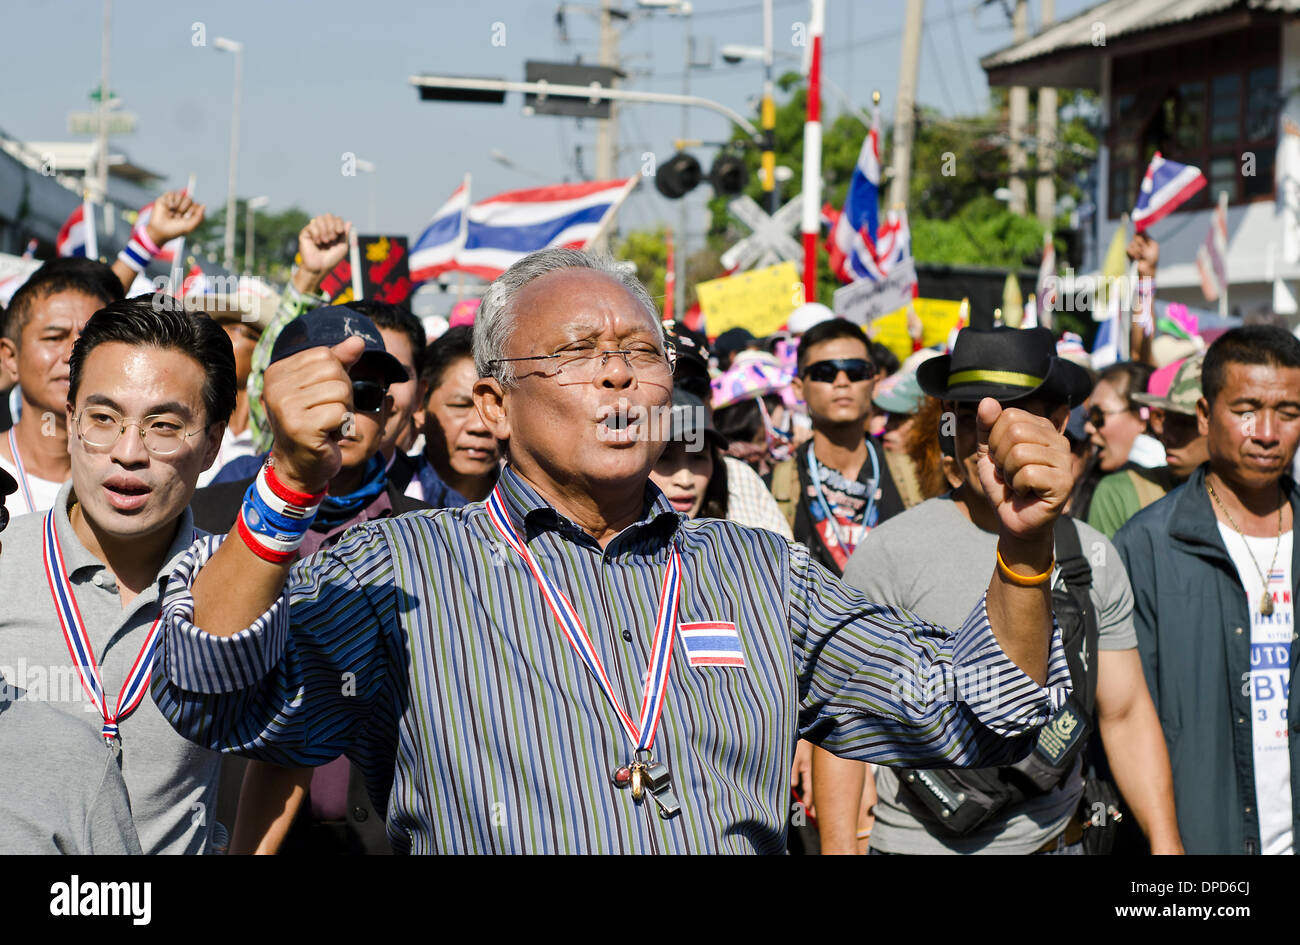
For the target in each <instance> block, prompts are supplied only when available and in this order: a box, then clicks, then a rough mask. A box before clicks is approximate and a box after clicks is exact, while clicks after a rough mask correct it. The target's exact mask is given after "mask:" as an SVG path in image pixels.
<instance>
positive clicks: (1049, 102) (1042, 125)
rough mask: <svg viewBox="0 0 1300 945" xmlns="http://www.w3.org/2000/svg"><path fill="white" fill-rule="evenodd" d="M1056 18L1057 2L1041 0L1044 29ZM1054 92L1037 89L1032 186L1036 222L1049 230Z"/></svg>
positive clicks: (1053, 199)
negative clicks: (1035, 167) (1035, 160)
mask: <svg viewBox="0 0 1300 945" xmlns="http://www.w3.org/2000/svg"><path fill="white" fill-rule="evenodd" d="M1055 19H1056V0H1043V29H1047V27H1048V26H1050V25H1051V23H1052V21H1053V20H1055ZM1055 146H1056V89H1055V87H1053V88H1041V89H1039V90H1038V177H1037V178H1036V180H1035V184H1034V206H1035V207H1036V208H1037V210H1038V222H1039V223H1041V224H1042V225H1043V226H1045V227H1047V228H1048V229H1051V226H1052V221H1053V220H1055V219H1056V179H1055V178H1054V177H1053V176H1052V173H1053V171H1055V169H1056V147H1055Z"/></svg>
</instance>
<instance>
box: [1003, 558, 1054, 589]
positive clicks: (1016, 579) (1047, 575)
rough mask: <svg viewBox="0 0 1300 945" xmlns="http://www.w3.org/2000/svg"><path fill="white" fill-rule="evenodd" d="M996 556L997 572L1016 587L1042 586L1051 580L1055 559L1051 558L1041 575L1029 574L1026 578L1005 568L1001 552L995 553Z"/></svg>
mask: <svg viewBox="0 0 1300 945" xmlns="http://www.w3.org/2000/svg"><path fill="white" fill-rule="evenodd" d="M997 556H998V570H999V571H1001V572H1002V576H1003V577H1004V578H1006V579H1007V580H1008V581H1010V582H1011V583H1012V584H1014V585H1016V586H1017V587H1038V586H1040V585H1042V584H1046V583H1047V582H1048V581H1050V580H1051V579H1052V568H1053V567H1055V566H1056V559H1055V558H1053V559H1052V561H1051V563H1050V564H1049V565H1048V566H1047V570H1046V571H1044V572H1043V573H1042V574H1031V575H1028V576H1026V575H1024V574H1017V573H1016V572H1015V571H1012V570H1011V569H1010V568H1009V567H1007V563H1006V562H1005V561H1003V560H1002V552H1000V551H999V552H997Z"/></svg>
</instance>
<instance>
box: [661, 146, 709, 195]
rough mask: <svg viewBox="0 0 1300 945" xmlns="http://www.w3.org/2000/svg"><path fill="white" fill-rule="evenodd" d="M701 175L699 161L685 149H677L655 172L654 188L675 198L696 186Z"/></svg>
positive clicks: (702, 173)
mask: <svg viewBox="0 0 1300 945" xmlns="http://www.w3.org/2000/svg"><path fill="white" fill-rule="evenodd" d="M703 176H704V172H703V171H701V170H700V162H699V161H697V160H695V158H694V156H692V155H690V154H687V153H686V152H685V151H678V152H677V153H676V154H674V155H673V156H672V157H670V158H669V159H668V160H667V161H665V162H664V163H663V164H662V165H661V166H660V168H659V170H658V171H656V172H655V190H657V191H659V193H661V194H663V195H664V196H665V197H667V198H668V199H669V200H676V199H678V198H679V197H685V196H686V195H687V194H689V193H690V192H691V191H692V190H694V189H695V188H696V187H698V186H699V183H700V180H701V178H702V177H703Z"/></svg>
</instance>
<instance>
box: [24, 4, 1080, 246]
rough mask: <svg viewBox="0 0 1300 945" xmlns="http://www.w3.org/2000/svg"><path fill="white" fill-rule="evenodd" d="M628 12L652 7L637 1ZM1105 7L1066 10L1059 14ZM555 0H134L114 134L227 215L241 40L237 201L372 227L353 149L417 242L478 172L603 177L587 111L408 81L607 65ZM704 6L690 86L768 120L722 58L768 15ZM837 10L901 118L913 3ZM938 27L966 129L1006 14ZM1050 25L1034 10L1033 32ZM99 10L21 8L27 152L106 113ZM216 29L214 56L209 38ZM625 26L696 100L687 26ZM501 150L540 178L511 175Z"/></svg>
mask: <svg viewBox="0 0 1300 945" xmlns="http://www.w3.org/2000/svg"><path fill="white" fill-rule="evenodd" d="M596 2H597V0H586V4H576V5H575V6H583V5H585V6H589V7H594V6H595V5H596ZM620 2H621V3H622V5H624V6H626V7H628V8H634V7H635V0H620ZM1090 5H1091V4H1090V2H1088V0H1057V3H1056V7H1057V11H1056V12H1057V17H1058V19H1062V18H1065V17H1067V16H1071V15H1074V14H1075V13H1077V12H1079V11H1080V10H1083V9H1086V8H1087V7H1088V6H1090ZM557 6H558V4H557V3H556V2H553V0H475V2H463V0H426V2H422V3H417V2H386V0H373V2H371V3H368V4H358V3H356V2H346V3H345V2H335V0H316V2H312V3H289V2H281V0H260V2H252V0H227V2H220V3H218V2H197V0H168V2H161V0H117V2H115V3H114V5H113V33H112V39H113V47H112V77H111V82H112V86H113V88H114V90H115V91H116V92H117V93H118V94H119V95H120V96H121V98H122V102H123V107H124V109H125V110H126V111H130V112H132V113H134V114H135V115H136V116H137V118H138V122H137V131H136V133H135V134H134V135H131V136H124V137H121V138H116V139H114V143H115V147H117V148H119V149H122V150H124V151H125V152H126V153H127V154H129V155H130V157H131V159H132V160H133V161H135V162H136V163H139V164H142V165H144V166H146V167H149V168H152V169H155V170H157V171H159V172H161V173H163V174H164V175H166V176H167V178H168V181H169V184H170V185H171V186H179V185H182V184H183V183H184V182H185V179H186V178H187V176H188V175H189V174H190V173H194V174H196V175H197V180H198V188H197V195H198V197H199V198H200V199H201V200H203V201H205V202H207V203H209V205H215V206H219V205H221V204H223V203H224V200H225V197H226V189H227V167H228V154H229V146H230V137H229V135H230V106H231V91H232V85H233V72H234V57H233V56H232V55H230V54H229V53H222V52H218V51H217V50H216V49H215V48H214V47H213V40H214V39H215V38H216V37H217V36H227V37H230V38H232V39H235V40H238V41H240V42H242V43H243V44H244V49H245V52H244V102H243V109H242V118H241V122H240V126H241V127H240V138H241V146H240V156H239V181H238V187H237V191H238V193H239V195H240V196H241V197H246V196H253V195H258V194H265V195H267V196H269V197H270V200H271V208H272V209H279V208H283V207H287V206H290V205H293V204H297V205H298V206H300V207H302V208H303V209H304V210H306V211H308V212H311V213H320V212H325V211H331V212H335V213H339V214H340V215H343V216H345V217H348V218H350V219H353V220H355V221H356V222H357V223H358V224H363V223H364V221H365V217H366V210H367V189H366V188H367V185H368V182H367V179H366V175H364V174H358V175H357V176H355V177H345V176H344V175H343V174H342V173H341V167H342V155H343V154H344V153H345V152H351V153H354V154H356V155H357V156H359V157H361V158H363V159H366V160H370V161H373V162H374V163H375V164H376V165H377V166H378V172H377V173H378V177H377V180H376V187H377V206H378V214H377V216H378V223H379V227H378V228H379V229H381V230H384V231H386V232H389V233H405V234H407V235H410V236H414V235H416V234H417V233H418V232H419V231H420V230H421V229H422V227H423V225H424V223H425V222H426V221H427V220H428V218H429V217H430V216H431V215H432V213H433V212H434V211H435V210H436V209H437V208H438V207H439V206H440V205H441V203H442V202H443V200H444V199H445V198H446V196H447V195H448V194H449V193H450V192H451V191H452V190H453V189H454V188H455V187H456V185H457V184H458V183H459V181H460V179H461V176H462V175H463V174H464V173H465V172H466V171H470V172H472V173H473V175H474V183H473V193H474V197H475V198H476V199H477V198H481V197H485V196H488V195H490V194H492V193H497V192H499V191H501V190H509V189H515V188H520V187H529V186H536V185H539V184H541V183H543V180H545V181H551V182H558V181H560V180H562V179H564V177H565V176H566V175H567V176H568V177H569V178H570V179H575V180H576V179H578V178H577V176H576V169H575V167H574V163H573V155H574V149H575V147H576V146H579V145H581V146H582V148H583V162H584V165H585V167H586V169H587V170H588V172H589V173H590V172H591V170H592V169H594V166H595V153H594V150H593V147H592V146H593V142H594V137H595V135H594V125H593V124H592V123H587V124H586V125H585V126H584V127H579V126H578V125H577V124H576V122H575V121H574V120H573V119H567V118H555V117H549V116H547V117H532V118H529V117H525V116H524V115H522V114H521V111H520V109H521V106H522V96H520V95H518V94H514V95H511V96H509V97H507V100H506V104H505V105H503V106H490V105H465V104H452V103H426V102H420V101H419V100H418V96H417V93H416V90H415V89H414V88H413V87H412V86H410V85H409V84H408V82H407V79H408V77H409V76H410V75H412V74H414V73H420V72H430V73H446V74H452V75H496V76H500V77H504V78H512V79H522V78H523V63H524V60H526V59H543V60H564V61H572V60H573V58H574V56H575V55H578V54H581V55H582V57H583V59H584V61H585V62H589V63H594V62H595V61H596V59H597V52H598V42H597V39H598V30H597V25H596V22H595V20H594V18H593V17H592V16H590V15H588V14H587V13H585V12H582V10H580V9H571V10H570V12H569V13H568V14H567V24H568V30H567V32H568V37H569V42H568V43H563V42H561V41H560V39H559V37H558V32H557V30H556V27H555V22H554V17H555V10H556V7H557ZM694 7H695V15H694V16H693V17H692V18H691V20H692V27H691V28H692V31H693V32H694V33H695V34H696V35H697V36H700V37H707V38H709V39H711V40H712V41H713V44H714V47H715V55H714V65H713V67H712V68H710V69H702V70H692V73H691V91H692V92H693V93H694V94H698V95H703V96H706V97H709V98H712V99H715V100H718V101H721V102H724V103H726V104H727V105H729V106H731V107H732V108H734V109H736V110H737V111H740V112H741V113H743V114H750V113H751V111H752V106H751V105H750V104H749V103H750V100H751V99H753V98H755V97H756V96H757V95H758V94H759V93H760V91H761V84H762V72H761V66H757V65H749V64H747V65H742V66H728V65H726V64H724V63H723V62H722V60H721V57H720V56H718V55H716V50H717V49H718V48H720V47H721V46H722V45H724V44H727V43H741V44H750V45H758V44H761V42H762V13H761V11H762V6H761V3H760V2H759V0H694ZM827 8H828V10H827V30H826V39H825V47H826V64H825V69H826V75H827V77H828V78H829V79H830V80H831V81H833V82H834V83H837V84H838V85H839V86H841V87H842V88H843V89H844V90H845V91H846V92H847V93H848V94H849V95H850V96H851V97H852V98H853V99H854V100H856V102H857V103H858V104H859V105H861V106H864V107H865V106H866V105H867V104H868V103H869V102H870V94H871V90H872V89H873V88H878V89H880V91H881V93H882V100H881V102H882V111H883V113H884V115H885V117H886V119H887V120H888V119H889V118H890V117H891V116H892V113H893V109H894V99H895V95H896V87H897V73H898V57H899V46H900V41H901V40H900V37H901V34H902V26H903V14H904V11H905V8H906V4H905V2H904V0H827ZM807 9H808V4H807V2H806V0H775V16H774V22H775V27H774V34H775V37H776V48H777V49H778V51H781V50H784V51H786V52H790V53H797V52H800V50H798V49H795V48H794V47H793V46H792V44H791V37H792V35H793V24H794V23H796V22H798V21H802V20H803V19H804V18H806V16H807ZM925 15H926V23H927V27H926V31H925V36H924V41H923V45H922V50H921V70H920V73H921V75H920V86H919V95H918V98H919V100H920V101H921V103H922V104H925V105H928V106H933V107H937V108H939V109H940V110H941V111H943V112H945V113H947V114H950V115H961V114H969V113H971V112H974V111H977V110H979V109H980V108H981V107H982V105H983V102H984V101H985V98H986V96H987V85H986V84H985V82H984V76H983V73H982V71H981V70H980V68H979V65H978V59H979V57H980V56H981V55H984V54H987V53H988V52H991V51H993V50H995V49H999V48H1001V47H1003V46H1006V45H1008V44H1009V42H1010V37H1011V31H1010V26H1009V25H1008V22H1007V19H1006V16H1005V14H1004V13H1003V10H1002V6H1001V5H1000V4H997V3H995V4H993V5H992V6H988V7H985V6H983V4H982V3H980V2H979V0H928V2H927V3H926V8H925ZM1037 15H1038V4H1037V2H1035V3H1033V4H1032V13H1031V20H1032V21H1033V22H1035V23H1036V22H1037ZM101 18H102V6H101V4H100V3H99V2H95V0H53V2H48V0H47V2H36V0H5V14H4V25H5V33H6V36H7V38H8V40H9V42H7V43H6V51H5V55H4V56H3V57H0V87H3V88H5V89H6V95H5V99H4V107H3V109H0V128H2V129H3V130H4V131H5V132H6V133H8V134H9V135H11V136H14V137H17V138H21V139H29V140H51V139H53V140H64V139H69V138H71V137H72V136H70V135H68V134H67V133H66V115H67V113H68V112H70V111H75V110H85V109H88V108H90V107H91V106H90V103H89V101H88V100H87V97H86V96H87V93H88V92H89V91H90V90H91V89H92V88H93V87H94V86H95V85H97V84H98V82H99V70H100V24H101ZM498 23H500V24H503V25H504V27H505V32H504V36H505V43H504V45H493V42H492V37H493V35H494V25H495V24H498ZM197 24H201V25H202V30H200V29H199V28H198V26H197ZM200 33H202V34H205V35H204V38H205V39H206V46H197V45H195V43H194V40H195V39H196V38H197V37H198V36H199V35H200ZM621 33H622V39H621V52H622V53H623V55H624V67H625V69H627V70H629V71H630V72H632V73H633V74H632V76H631V77H630V79H629V87H632V88H639V89H648V90H654V91H665V92H680V91H681V89H682V72H683V55H684V49H683V47H684V32H683V23H682V20H681V19H679V18H676V17H672V16H669V15H666V14H665V13H663V12H655V13H653V14H646V15H638V16H636V17H635V18H634V19H632V20H631V21H630V22H628V23H626V24H624V28H623V29H622V31H621ZM497 35H500V32H499V30H498V32H497ZM824 103H825V105H824V107H825V108H826V109H827V110H828V112H829V113H831V114H834V113H835V112H837V111H839V110H840V109H841V108H842V102H841V100H840V99H839V98H838V96H837V95H835V94H834V93H833V92H830V91H829V90H828V92H827V93H826V96H825V98H824ZM680 128H681V112H680V110H679V109H677V108H674V107H666V106H662V105H645V106H631V107H628V108H626V109H625V110H624V112H623V117H622V119H621V121H620V137H621V145H622V147H623V148H624V149H625V150H624V151H623V153H622V157H621V160H620V165H619V170H620V171H621V172H622V173H623V174H625V175H627V174H631V173H633V172H634V171H635V170H636V169H637V168H638V167H639V164H640V155H641V154H642V153H643V152H644V151H653V152H655V153H656V154H657V155H658V157H659V158H660V159H661V160H662V159H663V158H665V157H667V156H668V155H669V154H671V152H672V139H673V138H675V137H677V136H678V135H679V133H680ZM690 132H691V135H692V137H702V138H706V139H715V140H716V139H721V138H724V137H726V136H727V135H728V133H729V129H728V127H727V123H726V121H725V119H722V118H720V117H718V116H715V115H713V114H712V113H708V112H703V111H695V112H692V114H691V116H690ZM493 149H499V150H500V151H502V152H505V153H506V154H507V155H508V156H509V157H510V158H511V159H512V160H513V161H514V162H515V163H516V164H518V165H520V166H521V167H522V168H523V170H516V169H510V168H507V167H504V166H502V165H500V164H498V163H497V162H495V161H493V160H492V159H491V157H490V152H491V151H492V150H493ZM705 165H706V167H707V159H706V160H705ZM796 186H797V185H796ZM707 191H708V188H707V186H704V187H701V188H700V189H699V190H697V191H696V192H695V193H694V194H692V195H691V197H688V198H687V199H688V201H689V202H690V205H691V206H692V208H693V212H692V221H693V224H692V225H693V226H703V224H704V218H703V215H702V214H701V213H699V211H698V207H700V206H702V205H703V203H704V201H705V199H706V198H707ZM676 218H677V207H676V206H675V205H674V203H673V202H671V201H668V200H665V199H663V198H661V197H660V196H659V195H658V194H657V193H656V192H655V191H654V189H653V188H652V187H648V186H645V187H641V188H639V189H638V191H637V192H636V193H634V194H633V195H632V197H631V198H630V199H629V201H628V204H627V205H626V207H625V210H624V213H623V215H622V220H621V225H622V227H623V228H629V227H642V226H651V225H654V224H656V223H658V222H661V221H663V222H672V221H675V220H676Z"/></svg>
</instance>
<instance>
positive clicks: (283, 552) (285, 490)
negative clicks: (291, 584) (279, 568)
mask: <svg viewBox="0 0 1300 945" xmlns="http://www.w3.org/2000/svg"><path fill="white" fill-rule="evenodd" d="M324 498H325V492H323V491H322V492H320V493H316V494H312V493H308V492H299V491H297V490H296V489H290V488H289V487H288V486H286V485H285V484H284V483H283V482H281V481H280V480H279V479H278V478H277V477H276V475H275V467H274V466H273V465H272V463H271V462H270V460H269V459H268V460H267V462H266V464H265V465H264V466H263V467H262V469H261V470H260V471H259V472H258V474H257V478H256V479H255V480H253V483H252V485H250V486H249V487H248V491H247V492H246V493H244V504H243V506H242V507H241V508H240V510H239V519H238V521H237V522H236V526H237V530H238V532H239V537H240V538H242V539H243V541H244V544H246V545H247V546H248V547H249V550H251V551H252V552H253V553H254V554H256V555H257V556H258V557H259V558H262V559H264V560H266V561H271V562H274V563H276V564H281V563H283V562H285V561H289V560H291V559H292V558H293V557H294V555H295V554H296V553H297V550H298V547H299V546H300V545H301V544H302V541H303V538H304V537H306V535H307V532H308V531H309V530H310V529H311V523H312V520H313V519H315V517H316V510H317V509H318V508H319V507H320V503H321V500H322V499H324Z"/></svg>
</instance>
